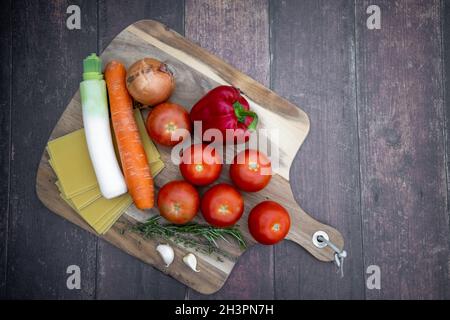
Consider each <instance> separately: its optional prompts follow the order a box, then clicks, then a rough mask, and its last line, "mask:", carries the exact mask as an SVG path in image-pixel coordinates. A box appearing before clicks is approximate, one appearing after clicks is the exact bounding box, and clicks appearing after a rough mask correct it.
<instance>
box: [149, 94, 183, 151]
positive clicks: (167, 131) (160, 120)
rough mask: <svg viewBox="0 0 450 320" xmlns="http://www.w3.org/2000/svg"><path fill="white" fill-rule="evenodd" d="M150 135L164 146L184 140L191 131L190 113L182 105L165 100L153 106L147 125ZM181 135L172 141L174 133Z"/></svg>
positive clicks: (170, 145)
mask: <svg viewBox="0 0 450 320" xmlns="http://www.w3.org/2000/svg"><path fill="white" fill-rule="evenodd" d="M145 126H146V127H147V132H148V135H149V136H150V137H151V138H152V139H153V140H154V141H156V142H157V143H159V144H162V145H163V146H167V147H172V146H174V145H176V144H177V143H179V142H180V141H182V140H183V139H184V138H185V137H186V136H187V135H188V134H189V133H190V132H191V131H192V125H191V121H190V119H189V113H188V112H187V111H186V110H185V109H184V108H183V107H182V106H180V105H178V104H175V103H171V102H164V103H161V104H159V105H157V106H156V107H155V108H153V110H152V111H150V113H149V114H148V116H147V121H146V125H145ZM177 129H185V130H184V132H183V131H181V130H180V131H179V132H176V134H178V135H181V136H179V137H178V139H176V138H175V137H176V136H174V141H172V133H174V132H175V131H176V130H177Z"/></svg>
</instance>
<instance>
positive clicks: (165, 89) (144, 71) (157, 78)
mask: <svg viewBox="0 0 450 320" xmlns="http://www.w3.org/2000/svg"><path fill="white" fill-rule="evenodd" d="M127 88H128V92H129V93H130V95H131V96H132V97H133V98H134V100H136V101H138V102H140V103H142V104H144V105H150V106H153V105H157V104H159V103H161V102H164V101H166V100H167V99H169V97H170V95H171V94H172V91H173V89H174V88H175V80H174V77H173V74H172V72H171V71H170V70H169V68H168V67H167V65H166V64H165V63H162V62H161V61H158V60H156V59H152V58H145V59H142V60H139V61H136V62H135V63H134V64H133V65H132V66H131V67H130V68H129V69H128V72H127Z"/></svg>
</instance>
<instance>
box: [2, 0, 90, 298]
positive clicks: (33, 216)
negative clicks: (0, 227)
mask: <svg viewBox="0 0 450 320" xmlns="http://www.w3.org/2000/svg"><path fill="white" fill-rule="evenodd" d="M70 3H71V2H70V1H54V2H46V3H45V5H43V3H42V2H39V1H21V2H15V1H14V3H13V7H14V8H13V12H12V14H13V16H14V31H13V46H12V54H13V69H14V71H13V73H12V99H13V105H14V111H13V112H12V113H11V122H12V128H14V129H13V130H12V132H11V135H12V146H11V148H12V149H11V159H10V160H11V172H10V174H11V187H10V188H11V189H10V202H9V210H10V215H9V216H10V219H9V222H8V228H9V230H8V233H9V236H8V266H7V275H8V278H7V294H8V297H10V298H35V297H47V298H62V299H63V298H67V299H76V298H83V299H84V298H86V299H89V298H93V297H94V296H95V276H96V240H95V237H94V236H92V235H90V234H87V233H85V232H84V231H82V230H81V229H79V228H73V226H72V225H71V223H69V222H68V221H65V220H64V219H60V218H59V217H57V216H55V215H54V214H52V213H51V212H49V211H48V210H47V209H46V208H45V207H44V206H43V205H42V203H41V202H40V201H39V199H38V198H37V197H36V191H35V186H33V185H31V184H30V181H33V180H35V179H36V170H37V168H38V163H39V160H40V158H41V155H39V153H40V152H38V151H37V150H38V149H42V148H44V147H45V145H46V140H47V139H48V136H49V134H50V132H51V131H52V129H53V127H54V124H55V123H56V122H57V120H58V118H59V117H60V115H61V113H62V112H63V111H64V109H65V106H66V104H67V102H68V101H70V98H71V96H72V95H73V92H75V91H76V90H77V87H78V85H79V84H78V82H79V74H80V72H81V71H82V70H81V65H80V63H79V61H81V59H83V57H84V56H85V55H86V52H91V51H95V50H96V47H97V44H96V42H97V41H96V38H97V35H96V30H95V29H92V28H83V29H82V30H80V31H79V32H69V31H68V30H67V28H66V25H65V17H66V14H65V12H66V8H67V7H68V6H69V4H70ZM80 3H81V6H82V7H84V8H85V10H84V13H85V14H84V15H83V19H84V23H86V25H89V24H93V25H95V24H96V21H97V16H96V12H97V10H96V3H95V2H92V1H81V2H80ZM42 21H45V23H42ZM44 43H45V45H42V44H44ZM56 253H57V254H56ZM73 264H76V265H78V266H79V267H80V269H81V270H82V271H83V274H82V277H83V286H82V288H81V290H67V287H66V279H67V274H66V269H67V267H68V266H70V265H73ZM42 277H44V278H45V279H46V281H42Z"/></svg>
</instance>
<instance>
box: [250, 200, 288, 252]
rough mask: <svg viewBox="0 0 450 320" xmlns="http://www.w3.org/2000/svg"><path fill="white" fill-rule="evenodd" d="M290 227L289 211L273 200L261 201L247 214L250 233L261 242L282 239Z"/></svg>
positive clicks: (267, 242)
mask: <svg viewBox="0 0 450 320" xmlns="http://www.w3.org/2000/svg"><path fill="white" fill-rule="evenodd" d="M290 227H291V219H290V217H289V213H288V212H287V211H286V209H285V208H283V207H282V206H281V205H279V204H278V203H276V202H274V201H263V202H261V203H260V204H258V205H256V206H255V207H254V208H253V209H252V211H250V214H249V216H248V229H249V231H250V234H251V235H252V236H253V238H255V240H256V241H258V242H259V243H262V244H267V245H269V244H275V243H277V242H279V241H281V240H283V239H284V237H286V235H287V234H288V232H289V228H290Z"/></svg>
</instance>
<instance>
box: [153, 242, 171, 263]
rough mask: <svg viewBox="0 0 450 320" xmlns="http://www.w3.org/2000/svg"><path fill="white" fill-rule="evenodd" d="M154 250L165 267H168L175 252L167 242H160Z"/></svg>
mask: <svg viewBox="0 0 450 320" xmlns="http://www.w3.org/2000/svg"><path fill="white" fill-rule="evenodd" d="M156 251H158V253H159V255H160V256H161V258H162V259H163V261H164V263H165V264H166V267H169V266H170V265H171V264H172V262H173V259H174V258H175V253H174V251H173V249H172V247H171V246H169V245H168V244H160V245H158V246H157V247H156Z"/></svg>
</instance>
